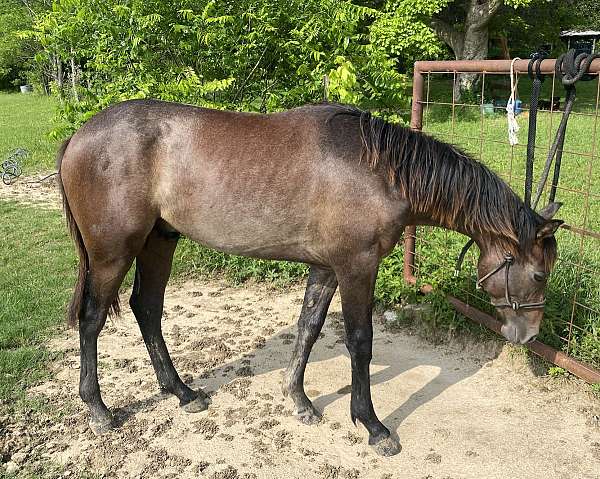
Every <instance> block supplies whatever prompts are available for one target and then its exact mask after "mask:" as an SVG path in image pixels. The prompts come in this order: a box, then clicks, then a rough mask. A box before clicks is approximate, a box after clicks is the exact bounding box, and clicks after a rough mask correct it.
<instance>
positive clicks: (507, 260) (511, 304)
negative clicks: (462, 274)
mask: <svg viewBox="0 0 600 479" xmlns="http://www.w3.org/2000/svg"><path fill="white" fill-rule="evenodd" d="M514 262H515V258H514V256H513V255H512V254H510V253H504V261H503V262H502V263H500V264H499V265H498V266H496V268H494V269H493V270H492V271H490V272H489V273H488V274H486V275H485V276H483V277H481V278H479V279H478V280H477V282H476V283H475V284H476V287H477V289H481V288H482V286H481V283H483V282H484V281H485V280H486V279H489V278H490V277H492V276H493V275H495V274H496V273H497V272H498V271H500V270H501V269H502V268H506V269H505V274H504V302H498V303H494V302H491V303H492V306H494V307H496V308H511V309H512V310H513V311H518V310H519V309H537V308H543V307H544V305H545V304H546V298H544V299H542V300H541V301H538V302H536V303H522V304H521V303H519V301H517V300H516V299H513V298H511V296H510V292H509V289H508V274H509V272H510V266H511V265H512V264H513V263H514Z"/></svg>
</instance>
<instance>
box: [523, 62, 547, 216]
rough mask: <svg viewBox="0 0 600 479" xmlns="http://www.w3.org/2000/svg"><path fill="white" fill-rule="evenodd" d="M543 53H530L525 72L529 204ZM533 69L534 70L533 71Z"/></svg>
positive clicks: (525, 197)
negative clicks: (528, 81)
mask: <svg viewBox="0 0 600 479" xmlns="http://www.w3.org/2000/svg"><path fill="white" fill-rule="evenodd" d="M544 57H545V54H544V53H543V52H536V53H534V54H533V55H531V60H530V61H529V65H528V66H527V73H528V75H529V78H531V98H530V100H529V132H528V134H527V162H526V164H525V196H524V198H523V201H524V202H525V204H526V205H527V206H531V188H532V185H533V161H534V159H535V135H536V130H537V110H538V101H539V98H540V91H541V89H542V83H543V81H544V75H542V61H543V60H544ZM534 70H535V72H534Z"/></svg>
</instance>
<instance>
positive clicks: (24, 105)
mask: <svg viewBox="0 0 600 479" xmlns="http://www.w3.org/2000/svg"><path fill="white" fill-rule="evenodd" d="M55 110H56V99H54V98H53V97H47V96H43V95H37V94H28V95H23V94H21V93H0V163H2V162H3V161H4V160H6V158H7V156H8V155H10V153H11V152H12V151H14V150H15V149H17V148H25V149H26V150H28V151H29V157H28V158H27V159H26V160H25V161H24V163H23V170H24V172H25V173H26V174H30V173H36V172H38V171H49V170H53V169H54V163H55V158H56V150H57V149H58V142H56V141H54V140H50V139H49V138H48V132H49V131H50V130H51V129H52V126H53V124H52V118H53V117H54V114H55Z"/></svg>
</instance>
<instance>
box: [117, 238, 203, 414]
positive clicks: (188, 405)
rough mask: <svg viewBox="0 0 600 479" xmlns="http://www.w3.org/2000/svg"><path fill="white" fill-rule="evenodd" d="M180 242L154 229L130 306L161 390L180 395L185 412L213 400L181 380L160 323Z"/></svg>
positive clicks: (138, 265)
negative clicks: (174, 255) (172, 265)
mask: <svg viewBox="0 0 600 479" xmlns="http://www.w3.org/2000/svg"><path fill="white" fill-rule="evenodd" d="M177 239H178V234H177V233H171V232H167V231H165V230H161V229H160V228H159V227H155V228H154V229H153V230H152V232H151V233H150V235H149V236H148V239H147V241H146V244H145V246H144V248H143V249H142V251H141V252H140V253H139V254H138V256H137V257H136V266H135V282H134V285H133V292H132V294H131V299H130V302H129V303H130V305H131V309H132V311H133V313H134V314H135V317H136V319H137V322H138V325H139V327H140V330H141V332H142V337H143V338H144V342H145V343H146V348H147V349H148V353H149V354H150V360H151V361H152V366H153V367H154V371H155V373H156V377H157V379H158V384H159V386H160V388H161V389H162V390H163V391H168V392H170V393H172V394H174V395H175V396H177V398H179V404H180V405H181V407H182V408H183V409H184V410H185V411H187V412H199V411H203V410H205V409H206V408H207V407H208V404H209V399H208V397H207V396H206V394H204V392H202V391H198V392H195V391H193V390H192V389H190V388H189V387H187V386H186V385H185V384H184V383H183V381H182V380H181V379H180V377H179V375H178V374H177V371H176V370H175V367H174V366H173V362H172V361H171V357H170V356H169V351H168V350H167V346H166V344H165V340H164V338H163V334H162V329H161V324H160V322H161V318H162V312H163V302H164V294H165V287H166V285H167V281H168V279H169V275H170V274H171V264H172V260H173V253H174V252H175V247H176V246H177Z"/></svg>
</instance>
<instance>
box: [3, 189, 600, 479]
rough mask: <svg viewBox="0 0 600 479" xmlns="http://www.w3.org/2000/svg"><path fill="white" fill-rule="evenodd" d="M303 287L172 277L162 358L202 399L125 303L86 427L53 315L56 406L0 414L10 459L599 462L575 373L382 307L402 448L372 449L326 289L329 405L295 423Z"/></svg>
mask: <svg viewBox="0 0 600 479" xmlns="http://www.w3.org/2000/svg"><path fill="white" fill-rule="evenodd" d="M1 197H3V194H2V191H1V190H0V198H1ZM25 198H27V197H25ZM48 204H55V203H54V202H53V200H48ZM302 295H303V289H302V287H300V286H294V287H291V288H288V289H286V290H285V291H281V290H273V289H270V288H268V287H267V286H265V285H257V284H252V283H247V284H244V285H242V286H239V287H234V286H231V285H229V284H227V283H225V282H222V281H219V280H215V279H213V280H194V281H186V282H183V283H179V284H174V285H170V286H169V288H168V291H167V297H166V305H165V315H164V319H163V329H164V333H165V338H166V341H167V344H168V345H169V348H170V350H171V353H172V357H173V361H174V363H175V366H176V367H177V369H178V371H179V373H180V375H181V376H182V377H183V378H184V381H186V382H187V383H188V384H190V385H191V386H192V387H194V388H198V387H202V388H204V389H205V391H207V392H209V394H210V395H211V396H212V404H211V406H210V407H209V409H208V410H207V411H204V412H201V413H197V414H188V413H186V412H184V411H183V410H182V409H180V408H179V407H178V401H177V399H176V398H174V397H171V396H167V395H163V394H161V393H159V392H158V389H157V383H156V380H155V377H154V373H153V370H152V367H151V365H150V361H149V358H148V354H147V352H146V350H145V346H144V343H143V341H142V339H141V336H140V333H139V331H138V329H137V325H136V323H135V319H134V317H133V315H132V313H131V312H130V311H129V309H128V308H125V309H124V313H123V315H122V317H120V318H118V319H115V320H109V322H108V323H107V325H106V327H105V329H104V330H103V332H102V335H101V337H100V343H99V352H100V355H99V357H100V377H101V379H100V385H101V388H102V392H103V397H104V399H105V402H106V403H107V405H108V406H109V408H111V410H112V411H113V412H114V414H115V417H116V420H117V422H118V424H119V427H118V428H117V429H115V430H114V431H113V432H110V433H108V434H107V435H104V436H101V437H95V436H94V435H93V434H92V433H91V432H90V431H89V429H88V428H87V414H86V411H85V410H84V407H83V405H82V403H81V401H80V400H79V398H78V396H77V383H78V375H79V359H78V340H77V335H76V333H75V332H74V331H64V332H63V333H61V334H60V335H59V336H58V337H56V338H55V339H54V340H52V342H51V344H50V348H51V349H52V350H54V351H60V352H62V355H61V357H60V358H59V359H58V360H57V361H56V362H55V363H54V365H53V371H54V373H55V374H54V378H53V379H52V380H50V381H48V382H46V383H44V384H41V385H40V386H38V387H36V388H34V389H33V390H31V396H32V397H35V398H41V399H43V401H44V402H46V403H47V404H49V405H50V406H51V408H50V410H52V409H53V408H54V409H55V410H56V411H57V414H56V415H55V416H54V417H52V416H48V415H47V413H46V415H45V416H42V417H39V416H36V415H35V414H31V415H30V416H29V417H26V418H22V419H21V420H19V421H18V422H17V423H14V422H11V418H7V417H4V418H1V417H0V426H1V427H0V429H2V428H4V430H5V431H6V435H5V437H4V438H0V452H2V451H3V454H4V458H5V460H10V461H11V463H12V464H13V466H12V468H13V470H21V469H23V468H24V467H25V466H28V467H34V465H35V464H36V463H40V464H41V463H49V462H52V463H57V464H60V465H62V466H63V467H64V470H63V472H62V476H63V477H73V476H74V475H76V474H77V473H78V472H80V471H83V470H86V471H93V472H96V473H98V474H99V475H102V476H104V477H116V478H151V477H152V478H175V477H177V478H192V477H193V478H196V477H207V478H210V479H238V478H239V479H242V478H246V479H250V478H302V479H308V478H322V479H336V478H347V479H354V478H377V479H391V478H394V479H396V478H416V479H466V478H473V479H493V478H499V479H509V478H510V479H512V478H515V479H516V478H519V479H522V478H525V479H529V478H543V479H550V478H557V479H572V478H577V479H598V478H600V421H599V419H598V416H599V415H600V404H599V401H598V400H597V399H594V398H593V397H592V396H591V395H590V394H588V393H586V392H585V389H584V388H583V387H581V385H580V384H578V383H577V382H574V381H569V380H566V379H565V380H557V379H552V378H547V377H536V376H534V374H532V372H531V371H530V370H529V369H528V368H527V367H526V365H525V364H526V363H525V362H524V361H523V358H522V355H519V354H517V353H516V352H515V351H516V350H515V349H513V348H511V347H502V345H501V343H499V342H494V341H490V342H486V343H480V344H476V343H471V342H469V341H467V342H466V344H467V345H465V344H464V343H461V344H460V345H459V344H458V343H447V344H443V345H438V346H434V345H433V344H432V343H430V342H427V341H425V340H423V339H420V338H418V337H417V336H415V335H413V334H411V332H410V331H409V330H405V329H401V328H394V329H390V328H384V327H383V320H382V318H381V317H380V316H379V315H377V316H376V317H375V323H376V328H375V329H376V331H375V341H374V358H373V362H372V368H371V377H372V383H373V387H372V394H373V401H374V404H375V408H376V410H377V411H378V414H379V417H380V418H381V419H382V421H383V422H384V423H385V424H386V425H387V426H388V428H390V430H391V431H392V432H393V433H394V434H397V435H398V437H399V438H400V441H401V444H402V447H403V449H402V451H401V452H400V454H398V455H397V456H394V457H389V458H382V457H379V456H377V455H376V454H375V453H374V452H373V451H372V450H371V449H370V447H369V446H368V445H367V434H366V431H365V430H364V428H362V427H359V428H355V427H354V426H353V424H352V422H351V420H350V414H349V405H350V404H349V403H350V396H349V392H350V386H349V382H350V361H349V358H348V354H347V352H346V349H345V346H344V344H343V324H342V318H341V308H340V302H339V297H338V296H337V295H336V298H335V299H334V301H333V303H332V306H331V308H330V314H329V316H328V318H327V321H326V324H325V327H324V329H323V334H322V337H321V338H320V339H319V341H318V342H317V344H316V345H315V348H314V351H313V354H312V356H311V361H310V363H309V366H308V368H307V372H306V390H307V394H308V395H309V397H310V398H311V399H313V400H314V403H315V405H316V407H317V408H318V409H319V410H321V411H323V413H324V416H323V419H322V421H321V422H320V423H319V424H318V425H316V426H305V425H303V424H301V423H299V422H298V421H297V420H296V419H295V418H294V417H293V415H292V402H291V400H290V399H286V398H284V397H283V396H282V394H281V392H280V382H281V375H282V371H283V369H284V368H285V366H286V365H287V361H288V359H289V357H290V354H291V350H292V347H293V341H294V338H295V335H296V327H295V323H296V318H297V315H298V313H299V310H300V305H301V301H302ZM123 304H124V305H126V304H127V295H126V294H125V295H124V297H123ZM58 411H60V412H61V413H60V414H59V413H58ZM1 474H2V473H1V471H0V476H1Z"/></svg>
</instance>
